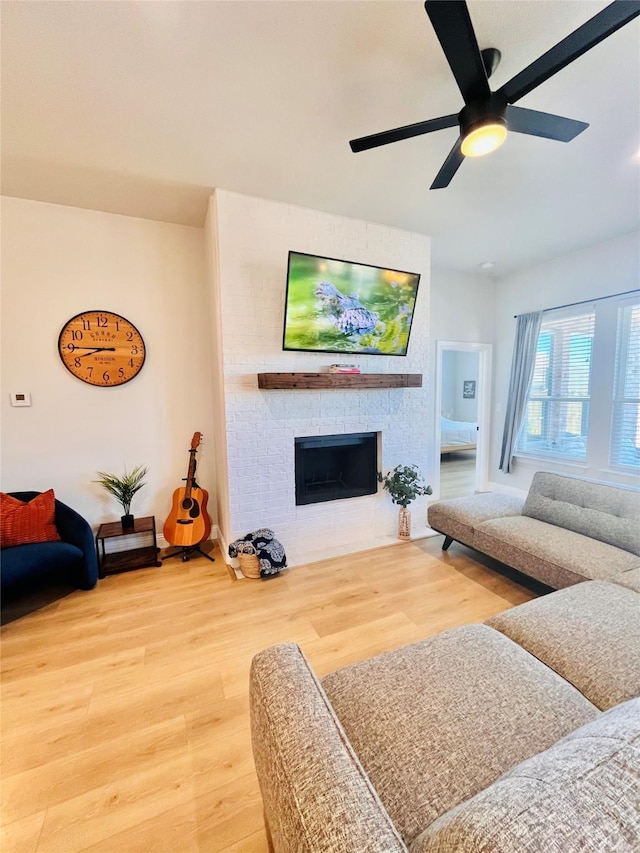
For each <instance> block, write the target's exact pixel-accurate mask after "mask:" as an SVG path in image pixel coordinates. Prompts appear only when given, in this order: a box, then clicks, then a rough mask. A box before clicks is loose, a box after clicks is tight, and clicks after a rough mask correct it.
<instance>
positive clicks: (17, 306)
mask: <svg viewBox="0 0 640 853" xmlns="http://www.w3.org/2000/svg"><path fill="white" fill-rule="evenodd" d="M203 246H204V243H203V232H202V229H199V228H189V227H185V226H179V225H169V224H165V223H160V222H151V221H148V220H143V219H134V218H131V217H126V216H118V215H114V214H109V213H101V212H97V211H89V210H81V209H79V208H73V207H62V206H58V205H52V204H43V203H40V202H33V201H26V200H23V199H15V198H6V197H5V198H3V200H2V350H1V351H2V407H1V425H2V481H1V488H2V490H3V491H16V490H21V489H35V490H43V489H47V488H50V487H53V489H54V490H55V492H56V495H57V496H58V497H59V498H60V499H61V500H62V501H64V502H65V503H68V504H70V505H71V506H73V507H74V508H75V509H77V510H78V511H79V512H81V513H82V514H83V515H84V516H85V517H86V518H87V519H88V520H89V522H90V523H92V524H93V525H97V524H98V523H100V522H102V521H112V520H116V519H118V518H119V517H120V515H121V509H120V507H119V505H118V504H117V503H116V502H115V501H114V500H113V499H112V498H110V497H109V496H108V495H107V494H106V492H104V490H103V489H101V488H100V487H99V486H97V485H96V484H94V483H93V482H92V481H93V480H94V479H95V476H96V472H97V471H98V470H102V471H109V472H113V473H120V472H121V471H122V470H123V467H124V466H127V467H128V468H131V467H132V466H134V465H137V464H143V465H147V466H148V467H149V475H148V477H147V485H146V487H145V488H144V489H143V490H142V491H141V492H139V494H138V495H137V496H136V498H135V499H134V503H133V506H132V511H133V512H134V514H135V515H138V516H141V515H145V514H151V513H152V514H155V516H156V522H157V524H158V526H159V527H160V529H161V527H162V523H163V521H164V519H165V517H166V515H167V514H168V511H169V509H170V506H171V495H172V492H173V490H174V489H176V488H178V487H179V486H180V485H181V479H182V478H183V477H185V476H186V471H187V464H188V461H189V457H188V450H189V445H190V442H191V437H192V435H193V433H194V432H195V431H196V430H200V431H202V432H203V433H204V437H205V444H204V445H203V447H202V450H201V452H200V453H199V454H198V456H199V467H198V474H199V480H200V483H201V485H202V486H203V488H208V487H209V486H210V484H212V483H213V464H212V460H213V450H212V441H213V438H212V409H213V406H212V386H211V374H212V371H211V355H210V327H209V311H208V293H207V289H206V286H205V274H204V247H203ZM91 309H104V310H109V311H114V312H116V313H118V314H122V315H123V316H125V317H126V318H127V319H129V320H131V321H132V322H133V323H134V324H135V325H136V326H137V328H138V329H139V330H140V332H141V333H142V336H143V338H144V340H145V342H146V346H147V358H146V362H145V365H144V367H143V368H142V371H141V373H140V374H139V375H138V376H137V377H136V378H135V379H134V380H132V381H131V382H129V383H127V384H125V385H122V386H120V387H116V388H96V387H93V386H90V385H87V384H85V383H84V382H81V381H80V380H78V379H76V378H75V377H74V376H72V375H71V374H70V373H69V372H68V371H67V369H66V368H65V367H64V366H63V364H62V362H61V360H60V358H59V356H58V351H57V342H58V334H59V332H60V329H61V328H62V326H63V324H64V323H65V321H66V320H68V319H69V318H70V317H72V316H73V315H75V314H77V313H79V312H81V311H84V310H91ZM12 391H28V392H30V393H31V395H32V406H31V407H30V408H12V407H11V406H10V405H9V394H10V392H12ZM207 438H208V439H209V441H208V442H207ZM210 509H211V515H212V517H213V519H214V521H215V506H212V507H210Z"/></svg>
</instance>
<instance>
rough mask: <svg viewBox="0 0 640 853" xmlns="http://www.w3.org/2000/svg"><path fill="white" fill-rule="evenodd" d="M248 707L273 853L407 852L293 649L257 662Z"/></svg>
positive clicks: (270, 652)
mask: <svg viewBox="0 0 640 853" xmlns="http://www.w3.org/2000/svg"><path fill="white" fill-rule="evenodd" d="M487 630H488V629H487ZM250 700H251V739H252V744H253V755H254V760H255V765H256V771H257V773H258V779H259V781H260V788H261V791H262V799H263V803H264V811H265V818H266V820H267V824H268V827H269V829H270V832H271V836H272V839H273V844H274V847H275V849H276V850H278V851H282V853H313V851H317V853H343V851H347V850H354V851H355V850H365V849H366V850H367V851H371V853H401V851H405V853H406V847H405V846H404V844H403V843H402V840H401V838H400V836H399V835H398V833H397V830H396V828H395V827H394V826H393V824H392V823H391V820H390V819H389V815H388V814H387V812H386V811H385V809H384V806H383V805H382V803H381V802H380V799H379V797H378V795H377V793H376V792H375V790H374V789H373V787H372V785H371V782H370V781H369V779H368V778H367V775H366V773H365V772H364V771H363V769H362V766H361V764H360V762H359V761H358V758H357V756H356V755H355V753H354V751H353V749H352V747H351V744H350V743H349V741H348V740H347V738H346V736H345V733H344V731H343V729H342V726H341V725H340V722H339V721H338V719H337V717H336V715H335V713H334V711H333V709H332V707H331V705H330V704H329V702H328V700H327V697H326V695H325V693H324V691H323V689H322V687H321V686H320V683H319V682H318V679H317V678H316V676H315V673H314V672H313V670H312V669H311V667H310V666H309V664H308V662H307V660H306V658H305V657H304V655H303V654H302V652H301V651H300V649H299V648H298V646H296V645H294V644H292V643H283V644H282V645H279V646H273V647H271V648H269V649H265V650H264V651H263V652H260V653H259V654H258V655H256V656H255V658H254V659H253V662H252V664H251V677H250Z"/></svg>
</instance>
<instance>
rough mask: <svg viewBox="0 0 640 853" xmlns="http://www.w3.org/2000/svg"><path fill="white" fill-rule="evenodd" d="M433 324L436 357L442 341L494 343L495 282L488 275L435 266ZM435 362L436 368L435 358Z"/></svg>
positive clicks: (431, 326) (431, 315)
mask: <svg viewBox="0 0 640 853" xmlns="http://www.w3.org/2000/svg"><path fill="white" fill-rule="evenodd" d="M429 325H430V337H431V348H432V353H433V355H434V356H435V350H436V343H437V342H438V341H464V342H466V343H484V344H491V343H493V341H494V337H495V329H496V319H495V283H494V282H493V281H492V280H491V279H489V278H487V277H486V276H484V275H465V274H464V273H459V272H453V271H452V270H444V269H440V268H439V267H434V268H433V270H432V271H431V310H430V317H429ZM432 365H433V367H434V369H435V358H433V359H432Z"/></svg>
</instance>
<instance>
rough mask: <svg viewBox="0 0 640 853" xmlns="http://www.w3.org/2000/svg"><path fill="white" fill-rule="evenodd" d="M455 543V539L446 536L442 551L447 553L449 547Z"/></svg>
mask: <svg viewBox="0 0 640 853" xmlns="http://www.w3.org/2000/svg"><path fill="white" fill-rule="evenodd" d="M452 542H453V537H451V536H446V535H445V537H444V542H443V543H442V550H443V551H447V550H448V549H449V545H451V543H452Z"/></svg>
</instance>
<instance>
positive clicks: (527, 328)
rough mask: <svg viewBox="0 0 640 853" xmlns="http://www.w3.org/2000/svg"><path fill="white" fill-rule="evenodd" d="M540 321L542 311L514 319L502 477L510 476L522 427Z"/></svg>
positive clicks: (503, 442) (503, 441)
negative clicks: (514, 333) (515, 323)
mask: <svg viewBox="0 0 640 853" xmlns="http://www.w3.org/2000/svg"><path fill="white" fill-rule="evenodd" d="M541 321H542V311H532V312H531V313H530V314H519V315H518V325H517V327H516V340H515V343H514V345H513V361H512V362H511V379H510V380H509V399H508V401H507V412H506V414H505V417H504V432H503V434H502V453H501V454H500V470H501V471H504V473H505V474H510V473H511V463H512V462H513V453H514V450H515V447H516V441H517V440H518V433H519V432H520V427H521V426H522V418H523V417H524V411H525V408H526V405H527V397H528V395H529V388H530V387H531V380H532V379H533V368H534V367H535V363H536V349H537V347H538V334H539V332H540V323H541Z"/></svg>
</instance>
